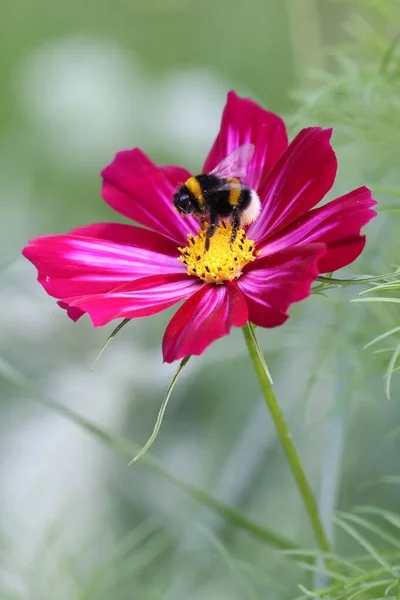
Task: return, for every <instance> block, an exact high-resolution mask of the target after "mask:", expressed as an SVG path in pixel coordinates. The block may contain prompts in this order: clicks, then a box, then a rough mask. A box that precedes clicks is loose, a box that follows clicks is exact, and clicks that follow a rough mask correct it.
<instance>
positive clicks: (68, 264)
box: [23, 223, 185, 299]
mask: <svg viewBox="0 0 400 600" xmlns="http://www.w3.org/2000/svg"><path fill="white" fill-rule="evenodd" d="M73 233H74V234H75V235H53V236H45V237H39V238H35V239H34V240H31V242H30V243H29V245H28V246H27V247H26V248H24V250H23V255H24V256H25V257H26V258H28V259H29V260H30V261H31V262H32V263H33V264H34V265H35V266H36V267H37V269H38V281H39V283H41V284H42V285H43V287H44V289H45V290H46V292H47V293H48V294H50V295H51V296H55V297H56V298H60V299H64V298H68V297H71V296H86V295H89V294H98V293H105V292H109V291H110V290H112V289H113V288H116V287H119V286H120V285H122V284H124V283H126V282H128V281H132V280H135V279H138V278H142V277H146V276H149V275H155V274H160V273H164V274H166V273H183V272H184V270H185V267H184V265H182V264H181V263H180V262H179V261H178V258H177V257H178V251H177V249H176V246H175V245H174V243H173V242H171V240H169V239H168V238H165V237H164V236H161V235H159V234H157V233H154V232H152V231H148V230H147V229H141V228H139V227H133V226H131V225H118V224H113V223H109V224H104V223H103V224H101V223H100V224H98V225H88V226H87V227H82V228H79V229H75V230H74V231H73ZM77 233H78V234H79V235H76V234H77ZM85 233H86V234H88V235H91V234H93V235H94V234H96V235H100V236H101V237H102V238H103V239H99V238H91V237H83V235H82V234H85ZM111 240H116V241H111Z"/></svg>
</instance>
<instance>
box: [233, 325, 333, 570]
mask: <svg viewBox="0 0 400 600" xmlns="http://www.w3.org/2000/svg"><path fill="white" fill-rule="evenodd" d="M243 334H244V337H245V340H246V344H247V348H248V350H249V354H250V358H251V360H252V362H253V366H254V370H255V372H256V375H257V377H258V381H259V383H260V386H261V390H262V394H263V397H264V400H265V404H266V405H267V407H268V410H269V412H270V415H271V417H272V420H273V422H274V424H275V428H276V431H277V434H278V436H279V440H280V442H281V445H282V448H283V451H284V452H285V454H286V458H287V460H288V463H289V466H290V469H291V471H292V473H293V476H294V478H295V481H296V484H297V487H298V490H299V492H300V496H301V498H302V500H303V504H304V508H305V509H306V511H307V515H308V518H309V520H310V524H311V527H312V528H313V531H314V535H315V538H316V540H317V543H318V546H319V548H320V549H321V550H322V552H323V553H324V554H331V553H332V550H331V547H330V543H329V540H328V536H327V534H326V532H325V529H324V526H323V524H322V522H321V518H320V516H319V512H318V506H317V503H316V501H315V498H314V495H313V493H312V490H311V487H310V484H309V482H308V479H307V477H306V474H305V472H304V469H303V465H302V463H301V460H300V457H299V455H298V453H297V450H296V447H295V445H294V443H293V439H292V436H291V434H290V432H289V429H288V427H287V425H286V422H285V419H284V416H283V414H282V411H281V409H280V407H279V404H278V401H277V399H276V397H275V394H274V392H273V389H272V384H271V378H270V376H269V373H268V371H267V370H266V368H265V362H264V357H263V355H262V353H261V350H260V347H259V345H258V343H257V340H256V337H255V334H254V328H253V326H252V325H251V323H247V325H245V326H244V327H243ZM325 564H326V566H327V567H330V569H333V565H332V561H331V560H329V559H325Z"/></svg>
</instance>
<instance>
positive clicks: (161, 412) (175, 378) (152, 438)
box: [128, 356, 190, 467]
mask: <svg viewBox="0 0 400 600" xmlns="http://www.w3.org/2000/svg"><path fill="white" fill-rule="evenodd" d="M189 359H190V356H186V357H185V358H184V359H183V360H181V362H180V364H179V367H178V368H177V370H176V373H175V375H174V376H173V378H172V380H171V383H170V384H169V386H168V389H167V393H166V394H165V398H164V400H163V401H162V404H161V407H160V410H159V411H158V415H157V419H156V423H155V425H154V429H153V431H152V433H151V436H150V437H149V439H148V440H147V442H146V443H145V445H144V446H143V448H142V449H141V450H139V452H138V453H137V454H136V455H135V456H134V457H133V458H132V460H131V461H130V462H129V463H128V467H130V466H131V465H132V464H133V463H134V462H136V461H137V460H139V458H140V457H142V456H143V455H144V454H145V453H146V452H147V450H148V449H149V448H150V447H151V446H152V444H153V442H154V441H155V439H156V437H157V435H158V432H159V431H160V427H161V424H162V422H163V418H164V413H165V411H166V409H167V406H168V402H169V399H170V398H171V395H172V392H173V391H174V388H175V385H176V383H177V381H178V379H179V377H180V375H181V373H182V370H183V368H184V367H185V365H187V363H188V362H189Z"/></svg>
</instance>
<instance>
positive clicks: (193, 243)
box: [178, 222, 256, 283]
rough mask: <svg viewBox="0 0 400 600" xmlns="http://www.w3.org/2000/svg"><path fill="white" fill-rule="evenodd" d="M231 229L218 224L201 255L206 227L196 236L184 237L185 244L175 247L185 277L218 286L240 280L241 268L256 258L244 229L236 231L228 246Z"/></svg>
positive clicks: (252, 243)
mask: <svg viewBox="0 0 400 600" xmlns="http://www.w3.org/2000/svg"><path fill="white" fill-rule="evenodd" d="M231 233H232V227H231V226H230V225H228V224H227V223H225V222H222V223H220V224H219V225H218V227H217V229H216V230H215V233H214V235H213V236H212V238H211V239H210V248H209V250H208V251H207V252H204V246H205V242H206V228H202V229H200V231H199V233H198V235H196V236H193V235H192V234H191V233H189V235H188V245H187V246H186V247H185V248H178V250H179V251H180V253H181V256H179V258H178V260H180V261H181V262H183V263H184V264H185V265H186V266H187V271H186V272H187V274H188V275H193V276H194V277H198V278H199V279H202V280H203V281H205V282H206V283H222V282H223V281H226V280H227V279H228V280H232V279H236V278H237V277H240V275H241V273H242V269H243V267H244V266H245V265H247V264H248V263H249V262H252V261H253V260H255V258H256V252H255V250H254V242H253V241H252V240H249V239H248V238H247V237H246V234H245V232H244V229H238V230H237V235H236V239H235V241H234V242H233V244H231V243H230V239H231Z"/></svg>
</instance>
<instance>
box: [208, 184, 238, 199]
mask: <svg viewBox="0 0 400 600" xmlns="http://www.w3.org/2000/svg"><path fill="white" fill-rule="evenodd" d="M241 189H243V184H242V183H239V182H238V183H234V182H233V181H227V182H226V183H221V184H218V185H216V186H215V187H213V188H210V189H208V190H206V191H204V192H203V196H212V195H213V194H216V193H217V192H225V191H229V192H230V191H231V190H241Z"/></svg>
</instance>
